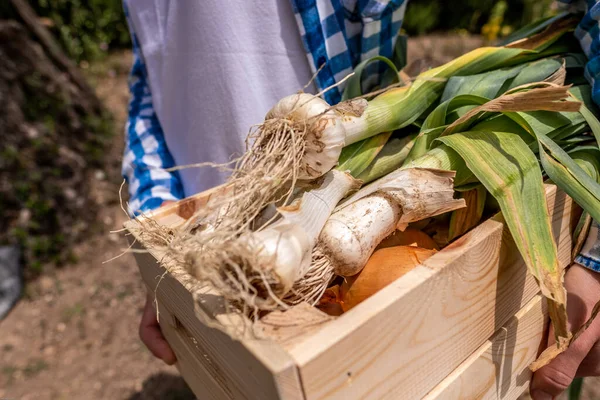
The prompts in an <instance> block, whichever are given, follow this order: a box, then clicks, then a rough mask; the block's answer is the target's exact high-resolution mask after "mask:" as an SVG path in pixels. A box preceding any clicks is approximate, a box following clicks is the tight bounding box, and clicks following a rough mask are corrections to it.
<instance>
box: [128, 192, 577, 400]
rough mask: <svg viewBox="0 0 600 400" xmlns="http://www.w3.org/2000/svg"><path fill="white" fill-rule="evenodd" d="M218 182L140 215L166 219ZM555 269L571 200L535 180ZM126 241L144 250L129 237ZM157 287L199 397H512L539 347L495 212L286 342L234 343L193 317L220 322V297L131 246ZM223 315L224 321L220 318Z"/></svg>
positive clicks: (563, 255)
mask: <svg viewBox="0 0 600 400" xmlns="http://www.w3.org/2000/svg"><path fill="white" fill-rule="evenodd" d="M220 190H222V189H219V188H216V189H213V190H211V191H208V192H205V193H200V194H198V195H195V196H193V197H190V198H188V199H186V200H182V201H181V202H179V203H176V204H174V205H172V206H170V207H167V208H164V209H161V210H159V211H157V212H155V213H154V214H153V215H151V217H152V218H154V219H155V220H157V221H159V222H161V223H162V224H166V225H176V224H180V223H182V222H183V221H185V219H186V218H189V217H190V216H191V215H192V213H193V211H194V210H196V209H198V208H199V207H202V206H203V205H205V204H206V202H207V201H208V198H210V196H211V195H214V194H215V193H218V192H219V191H220ZM546 196H547V200H548V207H549V210H550V214H551V215H552V227H553V233H554V236H555V238H556V241H557V246H558V254H559V260H560V263H561V266H563V267H565V266H567V265H568V264H569V263H570V261H571V250H572V239H571V236H572V230H573V226H574V221H575V220H576V219H575V218H576V217H577V215H578V212H579V210H578V208H577V207H576V206H575V205H574V204H573V202H572V201H571V199H570V198H569V197H568V196H567V195H565V194H564V193H563V192H561V191H559V190H557V189H556V187H555V186H552V185H548V186H546ZM134 223H135V222H132V221H130V222H128V223H127V227H128V229H130V232H131V233H132V235H131V238H132V240H133V239H136V240H135V243H134V244H133V245H134V248H137V249H139V250H142V249H144V245H143V242H142V241H141V238H140V237H139V235H138V234H137V233H136V232H135V230H134V229H131V228H132V226H133V225H132V224H134ZM135 256H136V260H137V263H138V265H139V268H140V272H141V275H142V278H143V279H144V281H145V283H146V285H147V286H148V287H149V288H150V289H151V290H156V298H157V303H158V309H159V322H160V325H161V328H162V330H163V332H164V334H165V336H166V338H167V340H168V341H169V343H170V344H171V346H172V347H173V349H174V351H175V353H176V355H177V359H178V363H177V367H178V368H179V370H180V372H181V374H182V376H183V378H184V379H185V380H186V382H187V383H188V384H189V386H190V387H191V389H192V390H193V391H194V393H195V394H196V395H197V396H198V398H201V399H209V398H210V399H338V398H339V399H421V398H425V399H429V400H432V399H517V398H518V397H519V396H520V395H521V394H522V393H523V392H524V391H525V390H526V388H527V387H528V385H529V379H530V377H531V373H530V372H529V369H528V365H529V363H531V362H532V361H533V360H534V359H535V358H536V357H537V355H538V354H539V352H540V351H541V349H543V347H544V346H545V337H546V334H547V326H548V318H547V313H546V305H545V301H544V300H543V299H542V297H541V296H540V294H539V288H538V286H537V284H536V282H535V280H534V278H533V277H532V276H531V275H529V274H528V273H527V269H526V266H525V264H524V262H523V260H522V259H521V257H520V255H519V252H518V250H517V248H516V246H515V244H514V242H513V241H512V238H511V236H510V233H509V232H508V228H507V227H506V226H505V225H504V224H503V221H502V216H501V215H497V216H495V217H493V218H491V219H489V220H487V221H485V222H483V223H482V224H480V225H479V226H478V227H476V228H474V229H473V230H471V231H470V232H468V233H467V234H465V235H464V236H463V237H461V238H459V239H458V240H456V241H454V242H453V243H451V244H450V245H449V246H447V247H446V248H444V249H442V250H441V251H439V252H438V253H436V254H435V255H433V256H432V257H431V258H429V259H427V260H426V261H425V262H424V263H422V264H421V265H419V266H418V267H416V268H415V269H413V270H412V271H411V272H409V273H407V274H406V275H404V276H402V277H401V278H399V279H398V280H396V281H395V282H394V283H393V284H391V285H389V286H388V287H386V288H385V289H383V290H381V291H380V292H378V293H376V294H375V295H374V296H372V297H370V298H369V299H367V300H366V301H365V302H363V303H361V304H359V305H358V306H357V307H355V308H353V309H352V310H350V311H349V312H347V313H345V314H343V315H342V316H340V317H338V318H335V319H333V318H330V317H328V316H327V317H324V318H323V321H322V323H319V324H315V325H314V326H312V327H311V328H310V329H306V330H305V332H304V333H303V334H302V335H299V336H296V337H294V338H293V339H292V340H284V341H278V340H242V341H236V340H233V339H232V338H231V337H229V336H228V335H227V334H225V333H223V332H222V331H220V330H218V329H215V328H211V327H209V326H207V325H205V324H203V323H202V322H201V320H200V318H199V315H200V314H199V311H200V309H199V307H202V308H203V310H202V311H204V312H206V311H208V312H210V313H212V315H214V318H216V319H221V320H224V319H226V318H228V316H227V315H223V314H222V313H223V311H222V310H221V309H220V308H219V296H218V294H214V293H205V294H203V295H201V296H200V299H197V298H196V299H195V298H194V296H193V295H192V293H191V292H190V290H189V288H190V285H192V283H191V282H193V279H192V278H191V277H190V276H188V275H187V274H186V273H185V272H183V270H181V269H178V268H177V266H172V265H171V266H169V272H167V270H166V269H165V267H164V266H163V265H161V262H160V261H158V260H161V255H160V254H157V253H156V252H153V251H149V252H136V253H135ZM229 320H231V318H229Z"/></svg>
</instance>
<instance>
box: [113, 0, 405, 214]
mask: <svg viewBox="0 0 600 400" xmlns="http://www.w3.org/2000/svg"><path fill="white" fill-rule="evenodd" d="M291 2H292V6H293V10H294V13H295V16H296V21H297V25H298V27H299V29H300V33H301V36H302V41H303V43H304V47H305V49H306V51H307V55H308V60H309V64H310V67H311V69H312V71H313V73H315V72H316V71H317V70H319V69H320V70H319V73H318V75H317V77H316V80H315V81H316V85H317V87H318V88H319V89H320V90H322V89H324V88H326V87H329V86H331V85H333V84H335V83H336V82H339V81H340V80H341V79H342V78H344V77H345V76H346V75H348V74H350V73H351V72H352V70H353V67H354V66H356V65H357V64H358V63H359V62H360V61H362V60H365V59H369V58H371V57H373V56H376V55H382V56H385V57H388V58H391V57H392V54H393V49H394V45H395V41H396V37H397V35H398V32H399V30H400V26H401V25H402V18H403V17H404V12H405V9H406V2H407V0H291ZM123 4H124V8H125V15H126V17H127V20H128V22H129V27H130V31H131V36H132V39H133V40H132V41H133V55H134V65H133V69H132V71H131V78H130V84H129V86H130V90H131V101H130V104H129V118H128V120H127V125H126V128H125V129H126V141H125V143H126V146H125V155H124V159H123V176H124V177H125V179H126V180H127V182H128V184H129V194H130V198H129V206H130V208H131V210H132V211H133V212H138V211H147V210H152V209H155V208H157V207H159V206H160V204H161V203H162V202H163V201H167V200H177V199H180V198H182V197H183V186H182V183H181V180H180V178H179V175H178V174H177V173H171V172H167V171H165V170H166V169H168V168H170V167H173V166H174V160H173V157H172V156H171V154H170V153H169V149H168V148H167V144H166V142H165V139H164V136H163V131H162V128H161V126H160V123H159V121H158V118H157V115H156V113H155V112H154V109H153V106H152V95H151V93H150V87H149V84H148V79H147V71H146V66H145V65H144V62H143V58H142V56H141V50H140V48H139V45H138V40H137V38H136V35H135V32H134V30H133V28H132V24H131V21H130V19H129V14H128V10H127V3H126V2H123ZM321 67H322V68H321ZM368 72H370V73H371V74H370V75H369V77H367V79H366V80H365V84H367V85H368V84H369V82H373V81H377V80H378V76H377V73H378V71H377V70H374V71H373V70H369V71H368ZM342 90H343V86H340V87H337V88H334V89H332V90H329V91H328V92H326V93H325V94H324V97H325V100H327V102H328V103H329V104H336V103H338V102H339V101H340V100H341V93H342Z"/></svg>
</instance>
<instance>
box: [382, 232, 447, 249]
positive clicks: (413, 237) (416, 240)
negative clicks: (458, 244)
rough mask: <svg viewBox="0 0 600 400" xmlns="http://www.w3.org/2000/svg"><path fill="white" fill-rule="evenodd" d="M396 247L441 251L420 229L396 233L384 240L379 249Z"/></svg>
mask: <svg viewBox="0 0 600 400" xmlns="http://www.w3.org/2000/svg"><path fill="white" fill-rule="evenodd" d="M395 246H413V247H420V248H422V249H428V250H439V249H440V248H439V246H438V244H437V243H436V242H435V240H433V239H432V238H431V237H430V236H429V235H428V234H426V233H425V232H423V231H420V230H418V229H413V228H408V229H406V230H405V231H404V232H402V231H396V232H394V233H392V234H391V235H390V236H388V237H387V238H385V239H383V241H382V242H381V243H379V246H377V248H378V249H384V248H386V247H395Z"/></svg>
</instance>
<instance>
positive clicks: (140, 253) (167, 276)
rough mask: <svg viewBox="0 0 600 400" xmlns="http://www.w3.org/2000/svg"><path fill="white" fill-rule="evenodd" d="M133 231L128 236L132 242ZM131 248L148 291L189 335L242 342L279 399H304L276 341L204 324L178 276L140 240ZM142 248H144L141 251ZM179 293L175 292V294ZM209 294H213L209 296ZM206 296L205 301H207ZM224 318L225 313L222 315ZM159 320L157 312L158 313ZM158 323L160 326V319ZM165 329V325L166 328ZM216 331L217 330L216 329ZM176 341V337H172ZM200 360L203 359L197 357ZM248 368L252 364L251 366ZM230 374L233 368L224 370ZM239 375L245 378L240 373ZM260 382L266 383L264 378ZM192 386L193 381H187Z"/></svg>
mask: <svg viewBox="0 0 600 400" xmlns="http://www.w3.org/2000/svg"><path fill="white" fill-rule="evenodd" d="M135 236H136V235H135V234H134V235H132V236H131V237H130V238H129V240H130V242H133V241H134V240H135V239H136V237H135ZM132 248H133V249H135V250H136V252H135V253H134V256H135V258H136V261H137V264H138V267H139V270H140V273H141V276H142V279H143V280H144V282H145V283H146V285H147V286H148V288H149V289H150V290H151V291H154V290H155V288H156V290H157V297H158V302H159V306H160V307H166V309H168V310H170V311H169V312H168V313H167V315H175V316H176V317H177V318H178V319H179V320H180V322H181V323H183V324H184V325H185V327H186V329H187V330H188V331H189V333H190V334H191V336H193V337H194V339H195V340H196V341H198V342H205V343H206V342H207V341H209V342H210V340H211V337H212V339H214V340H215V341H216V345H219V343H222V342H224V341H225V342H227V341H230V345H231V346H230V347H235V346H243V348H244V350H245V351H246V352H247V353H248V355H247V356H246V357H248V356H251V357H252V359H253V360H254V361H256V362H257V363H259V364H260V365H262V366H263V367H264V368H265V369H266V370H267V371H269V372H270V374H271V375H272V378H273V380H274V384H275V390H276V391H277V392H278V393H279V394H280V397H279V398H282V399H291V400H296V399H304V394H303V389H302V383H301V381H300V375H299V373H298V369H297V365H296V364H295V362H294V360H293V359H292V358H291V357H290V356H289V354H288V353H287V352H286V351H285V350H284V349H283V348H282V347H281V346H280V345H279V344H277V343H275V342H272V341H266V340H241V341H238V340H234V339H232V338H230V337H229V336H226V334H225V333H223V332H220V331H217V330H215V329H214V328H209V327H207V326H205V325H204V324H203V323H202V322H201V319H200V318H199V317H198V315H197V313H198V312H199V311H198V310H197V307H198V304H197V302H196V301H194V298H193V296H192V294H191V293H190V292H189V291H188V290H187V289H186V288H185V286H184V283H183V282H182V280H181V277H179V276H177V275H173V274H171V273H168V272H167V270H166V269H165V267H164V266H162V265H161V264H160V263H159V262H158V261H157V259H158V258H157V256H156V254H154V252H153V251H151V250H147V249H146V248H145V247H144V246H143V244H141V243H140V242H139V241H136V242H135V243H133V245H132ZM144 251H145V252H144ZM177 294H178V295H177ZM211 297H214V295H213V296H211ZM210 302H211V301H210V300H209V301H208V302H207V303H210ZM221 317H223V318H226V317H225V316H221ZM159 321H160V314H159ZM160 322H161V326H162V321H160ZM167 329H168V328H167ZM215 331H216V332H215ZM174 340H175V341H177V339H176V338H174ZM214 356H215V357H217V358H219V359H223V358H224V357H226V356H225V355H223V354H214ZM200 361H201V362H202V360H200ZM250 368H251V367H250ZM226 373H227V374H228V375H229V376H230V377H231V378H232V379H236V377H235V376H232V371H226ZM238 378H240V379H244V377H242V376H239V377H238ZM263 384H267V382H264V383H263ZM190 386H192V384H190Z"/></svg>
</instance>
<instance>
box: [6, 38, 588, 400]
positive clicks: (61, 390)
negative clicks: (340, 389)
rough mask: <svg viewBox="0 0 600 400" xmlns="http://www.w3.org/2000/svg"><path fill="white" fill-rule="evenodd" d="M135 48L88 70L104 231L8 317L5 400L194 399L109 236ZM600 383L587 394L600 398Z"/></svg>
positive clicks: (435, 47)
mask: <svg viewBox="0 0 600 400" xmlns="http://www.w3.org/2000/svg"><path fill="white" fill-rule="evenodd" d="M480 44H481V42H480V40H479V39H474V38H461V37H456V38H448V37H428V38H422V39H419V40H416V41H412V42H411V47H410V56H409V59H412V60H414V59H420V60H422V61H421V62H419V63H417V64H414V65H413V70H412V71H411V72H416V71H417V70H421V69H423V68H426V67H429V66H431V65H435V64H439V63H441V62H445V61H448V60H449V59H451V58H453V57H455V56H456V55H457V54H459V53H462V52H464V51H467V50H468V49H470V48H473V47H477V46H479V45H480ZM130 63H131V54H130V53H128V52H122V53H118V54H113V55H111V57H109V59H108V60H106V61H105V62H103V63H102V65H97V66H91V67H88V68H89V69H90V72H91V76H92V77H93V79H92V81H93V83H94V84H95V85H96V87H97V90H98V94H99V96H100V97H101V98H102V99H103V101H104V102H105V103H106V105H107V106H108V107H109V108H110V110H111V111H112V112H113V113H114V116H115V118H116V121H117V123H116V126H117V129H118V132H117V134H116V136H115V140H114V144H113V148H112V149H111V151H110V154H109V160H110V163H109V165H108V167H107V170H106V171H103V173H99V174H98V182H97V185H96V186H97V191H98V193H97V194H98V196H105V200H106V204H107V205H106V207H105V210H104V211H103V213H102V215H101V216H100V218H101V220H102V221H103V223H104V225H105V231H106V232H107V233H106V234H105V235H99V236H97V237H93V238H90V239H89V240H88V241H86V242H85V243H83V244H82V245H81V246H79V247H78V248H77V249H76V253H77V255H78V257H79V261H78V263H77V264H75V265H71V266H67V267H63V268H60V269H56V270H50V271H48V273H47V274H45V275H44V276H43V277H42V278H40V279H38V280H37V281H35V282H31V283H29V285H28V287H27V290H26V295H25V296H24V298H23V299H22V300H21V301H20V303H19V304H18V305H17V306H16V308H15V309H14V310H13V311H12V313H11V314H10V315H9V316H8V317H7V318H6V319H5V320H3V321H1V322H0V354H2V358H1V360H0V399H21V400H26V399H32V400H33V399H35V400H38V399H39V400H45V399H53V400H54V399H56V400H62V399H65V400H67V399H69V400H70V399H89V400H96V399H98V400H99V399H123V400H125V399H126V400H146V399H148V400H150V399H156V400H159V399H160V400H169V399H172V400H176V399H177V400H186V399H194V398H195V397H194V395H193V394H192V393H191V391H190V390H189V389H188V387H187V386H186V384H185V382H184V381H183V380H182V379H181V378H180V377H179V375H178V373H177V370H176V369H175V368H174V367H168V366H165V365H164V364H162V362H160V361H158V360H156V359H154V358H153V356H152V355H151V354H150V352H149V351H148V350H146V349H145V347H144V345H143V344H142V342H141V341H140V339H139V338H138V333H137V329H138V322H139V318H140V315H141V311H142V306H143V301H144V296H145V288H144V286H143V284H142V282H141V279H140V277H139V274H138V271H137V267H136V264H135V262H134V260H133V257H132V256H131V255H130V254H125V255H123V256H122V257H120V258H117V259H115V260H113V261H111V262H109V263H104V262H105V261H107V260H109V259H110V258H112V257H114V256H116V255H118V254H119V253H120V249H122V248H124V247H125V240H124V238H123V237H122V236H119V235H110V234H108V232H109V231H110V230H113V229H119V228H120V227H121V225H122V223H123V222H124V221H125V219H126V216H125V215H124V214H123V212H122V211H121V209H120V207H119V205H118V202H117V190H118V186H119V184H120V183H121V180H120V177H119V168H120V166H119V163H120V158H121V152H122V147H123V139H122V133H121V132H122V127H123V126H124V121H125V117H126V112H127V100H128V91H127V72H128V69H129V66H130ZM598 387H600V384H598V381H596V380H588V381H587V383H586V392H587V395H586V397H585V398H587V399H590V400H592V399H598V398H600V394H598V393H599V392H597V390H598Z"/></svg>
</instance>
